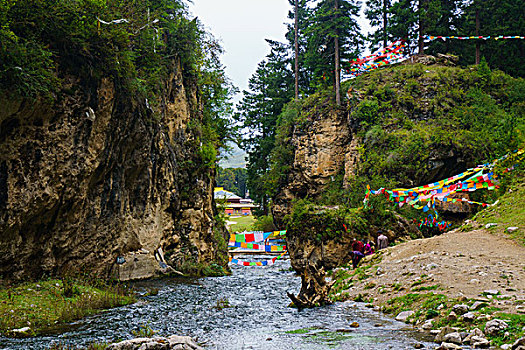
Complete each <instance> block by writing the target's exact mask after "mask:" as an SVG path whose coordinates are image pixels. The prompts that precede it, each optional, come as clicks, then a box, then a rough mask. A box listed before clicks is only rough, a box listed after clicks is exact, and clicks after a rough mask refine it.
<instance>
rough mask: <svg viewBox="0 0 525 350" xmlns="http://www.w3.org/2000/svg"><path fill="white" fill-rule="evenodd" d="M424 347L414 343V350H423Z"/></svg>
mask: <svg viewBox="0 0 525 350" xmlns="http://www.w3.org/2000/svg"><path fill="white" fill-rule="evenodd" d="M424 347H425V345H423V344H421V343H415V344H414V348H415V349H423V348H424Z"/></svg>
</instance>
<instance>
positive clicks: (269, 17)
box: [190, 0, 369, 91]
mask: <svg viewBox="0 0 525 350" xmlns="http://www.w3.org/2000/svg"><path fill="white" fill-rule="evenodd" d="M290 9H291V7H290V5H289V4H288V0H193V4H190V11H191V12H192V13H193V14H194V15H195V16H198V17H199V19H200V21H201V22H202V23H203V24H204V25H205V26H206V28H207V29H208V30H209V31H210V32H211V33H212V34H213V35H214V36H215V37H216V38H217V39H220V40H221V42H222V46H223V47H224V49H225V54H224V56H223V57H222V63H223V64H224V65H225V67H226V74H227V75H228V76H229V77H230V78H231V79H232V81H233V83H234V85H235V86H237V87H238V88H239V89H240V90H241V91H242V90H247V88H248V79H250V77H251V76H252V74H253V73H254V72H255V70H256V69H257V64H258V63H259V62H260V61H262V60H263V58H264V57H265V56H266V55H267V54H268V53H270V48H269V45H268V44H267V43H266V41H265V40H264V39H272V40H278V41H284V40H285V38H284V35H285V33H286V26H285V22H289V21H290V20H289V19H288V18H287V17H288V11H289V10H290ZM365 25H366V26H365ZM368 28H369V27H368V23H367V21H366V20H362V21H361V29H362V30H363V29H365V30H366V31H368Z"/></svg>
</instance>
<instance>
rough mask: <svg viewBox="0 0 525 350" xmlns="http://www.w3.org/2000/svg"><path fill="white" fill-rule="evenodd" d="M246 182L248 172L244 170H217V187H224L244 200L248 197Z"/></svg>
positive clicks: (219, 168)
mask: <svg viewBox="0 0 525 350" xmlns="http://www.w3.org/2000/svg"><path fill="white" fill-rule="evenodd" d="M246 180H247V172H246V169H244V168H225V169H223V168H221V167H218V168H217V177H216V183H217V186H219V187H224V189H225V190H227V191H230V192H233V193H235V194H236V195H238V196H239V197H243V198H244V196H245V195H246V190H247V188H246Z"/></svg>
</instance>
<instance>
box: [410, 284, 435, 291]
mask: <svg viewBox="0 0 525 350" xmlns="http://www.w3.org/2000/svg"><path fill="white" fill-rule="evenodd" d="M439 287H440V286H439V284H434V285H433V286H421V287H416V288H412V291H414V292H421V291H425V290H436V289H439Z"/></svg>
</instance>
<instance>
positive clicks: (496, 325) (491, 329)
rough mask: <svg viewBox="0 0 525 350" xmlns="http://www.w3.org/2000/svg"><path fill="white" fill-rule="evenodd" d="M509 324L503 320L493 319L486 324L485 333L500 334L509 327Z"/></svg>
mask: <svg viewBox="0 0 525 350" xmlns="http://www.w3.org/2000/svg"><path fill="white" fill-rule="evenodd" d="M508 327H509V325H508V324H507V322H505V321H502V320H498V319H496V320H492V321H488V322H487V323H486V324H485V333H486V334H488V335H498V333H499V332H501V331H503V330H505V329H507V328H508Z"/></svg>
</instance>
